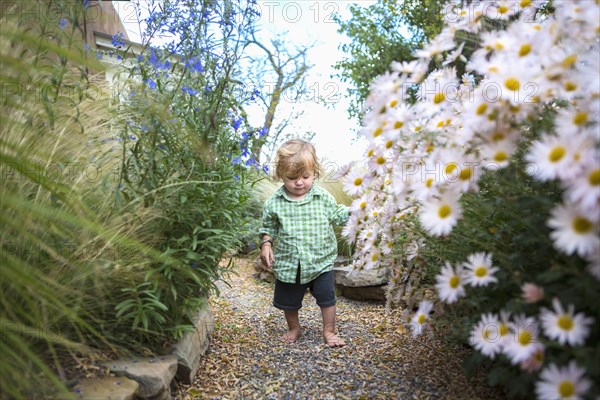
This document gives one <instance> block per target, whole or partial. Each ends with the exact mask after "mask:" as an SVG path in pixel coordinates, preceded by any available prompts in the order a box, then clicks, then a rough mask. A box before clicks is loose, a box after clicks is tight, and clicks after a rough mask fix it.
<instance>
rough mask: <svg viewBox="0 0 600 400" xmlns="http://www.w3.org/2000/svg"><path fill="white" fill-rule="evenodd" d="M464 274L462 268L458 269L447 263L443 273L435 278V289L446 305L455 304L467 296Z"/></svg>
mask: <svg viewBox="0 0 600 400" xmlns="http://www.w3.org/2000/svg"><path fill="white" fill-rule="evenodd" d="M464 279H465V277H464V272H463V268H462V266H460V265H459V266H457V267H456V269H454V268H452V265H450V263H448V262H447V261H446V265H444V266H443V267H442V271H441V273H440V274H439V275H437V276H436V277H435V280H436V282H437V283H436V285H435V288H436V289H437V291H438V296H439V298H440V299H441V300H442V301H443V302H445V303H449V304H451V303H454V302H455V301H456V300H457V299H458V298H459V297H463V296H464V295H465V286H464Z"/></svg>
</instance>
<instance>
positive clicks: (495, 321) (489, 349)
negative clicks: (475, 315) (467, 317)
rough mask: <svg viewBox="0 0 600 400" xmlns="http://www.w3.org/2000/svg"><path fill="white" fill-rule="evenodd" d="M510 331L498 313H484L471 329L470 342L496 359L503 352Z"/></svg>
mask: <svg viewBox="0 0 600 400" xmlns="http://www.w3.org/2000/svg"><path fill="white" fill-rule="evenodd" d="M508 333H509V328H508V325H507V324H506V323H504V322H502V320H501V319H499V318H498V315H496V314H491V313H490V314H483V315H482V316H481V320H480V321H479V323H477V325H475V326H474V327H473V330H471V336H470V337H469V343H470V344H471V346H473V347H474V348H475V349H477V350H479V351H480V352H481V354H483V355H485V356H487V357H490V358H491V359H494V357H496V354H499V353H501V352H502V343H503V341H504V338H505V337H506V335H508Z"/></svg>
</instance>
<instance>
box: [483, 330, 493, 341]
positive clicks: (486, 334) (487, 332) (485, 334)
mask: <svg viewBox="0 0 600 400" xmlns="http://www.w3.org/2000/svg"><path fill="white" fill-rule="evenodd" d="M482 336H483V340H485V341H488V340H490V339H491V334H490V330H489V329H484V330H483V335H482Z"/></svg>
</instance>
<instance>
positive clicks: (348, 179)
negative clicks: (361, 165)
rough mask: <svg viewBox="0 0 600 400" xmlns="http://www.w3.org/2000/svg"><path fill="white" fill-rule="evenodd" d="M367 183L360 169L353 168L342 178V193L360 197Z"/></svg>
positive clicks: (366, 178)
mask: <svg viewBox="0 0 600 400" xmlns="http://www.w3.org/2000/svg"><path fill="white" fill-rule="evenodd" d="M368 181H369V179H368V177H367V176H365V174H364V171H363V170H362V169H358V168H354V169H352V170H351V171H350V172H349V173H348V174H347V175H346V176H345V177H344V191H345V192H346V193H348V195H350V196H360V195H362V194H363V193H364V191H365V189H366V187H367V185H368Z"/></svg>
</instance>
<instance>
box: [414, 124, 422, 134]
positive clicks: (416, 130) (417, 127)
mask: <svg viewBox="0 0 600 400" xmlns="http://www.w3.org/2000/svg"><path fill="white" fill-rule="evenodd" d="M421 129H423V127H422V126H421V125H417V126H415V129H414V131H415V132H419V131H420V130H421Z"/></svg>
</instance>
